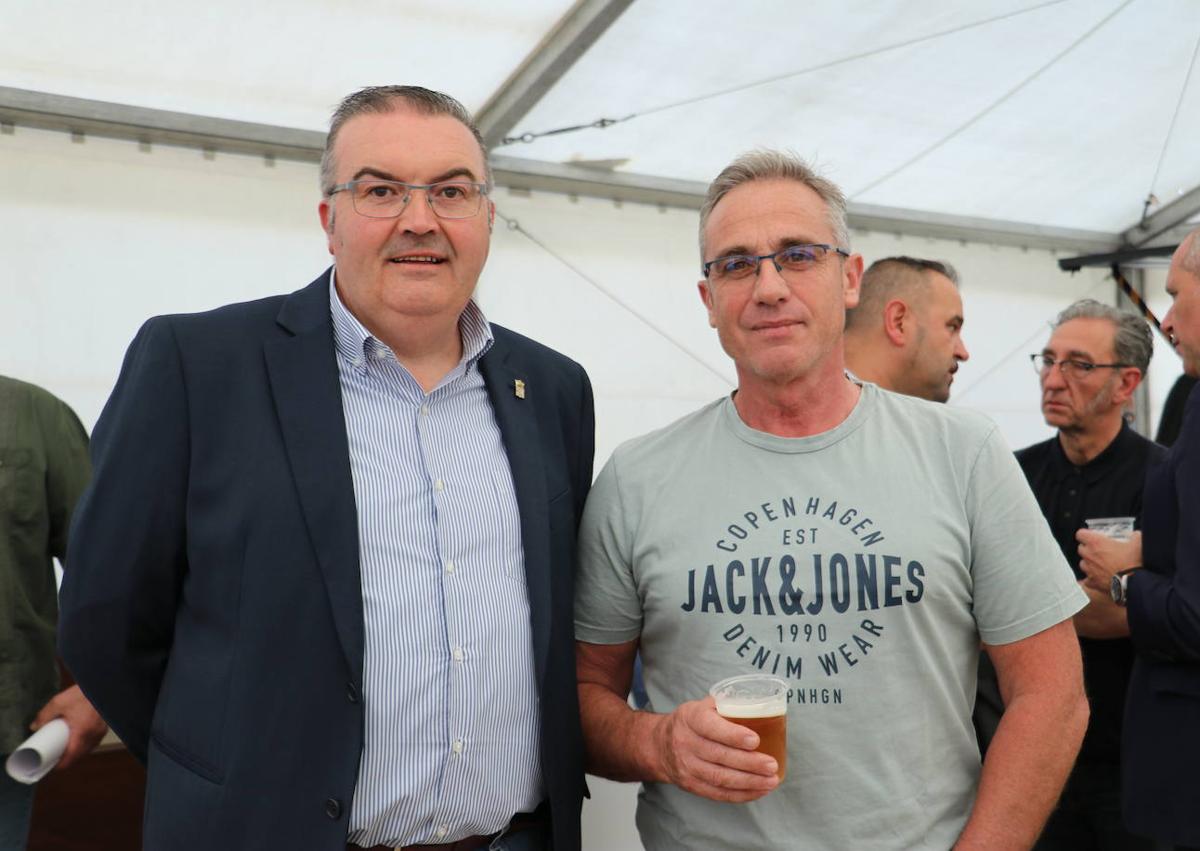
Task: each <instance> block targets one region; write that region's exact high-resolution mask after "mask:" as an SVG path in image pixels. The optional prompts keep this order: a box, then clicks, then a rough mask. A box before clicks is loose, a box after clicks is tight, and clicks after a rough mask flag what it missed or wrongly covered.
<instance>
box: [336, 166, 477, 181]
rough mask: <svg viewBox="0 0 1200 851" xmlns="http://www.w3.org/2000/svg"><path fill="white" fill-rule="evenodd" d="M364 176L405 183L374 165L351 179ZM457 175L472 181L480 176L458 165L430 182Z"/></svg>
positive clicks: (361, 170)
mask: <svg viewBox="0 0 1200 851" xmlns="http://www.w3.org/2000/svg"><path fill="white" fill-rule="evenodd" d="M364 177H374V178H376V179H378V180H393V181H395V182H396V183H404V182H405V181H403V180H401V179H400V178H398V177H396V176H395V175H394V174H391V173H390V172H386V171H384V170H383V169H380V168H374V167H372V166H363V167H362V168H360V169H359V170H358V171H356V172H354V177H352V178H350V179H351V180H361V179H362V178H364ZM456 177H465V178H466V179H467V180H469V181H471V182H478V178H476V177H475V172H473V171H471V169H469V168H467V167H466V166H458V167H456V168H452V169H450V170H448V171H444V172H442V173H441V174H439V175H438V176H437V177H435V178H433V180H431V181H429V182H430V184H434V183H444V182H446V181H447V180H453V179H454V178H456Z"/></svg>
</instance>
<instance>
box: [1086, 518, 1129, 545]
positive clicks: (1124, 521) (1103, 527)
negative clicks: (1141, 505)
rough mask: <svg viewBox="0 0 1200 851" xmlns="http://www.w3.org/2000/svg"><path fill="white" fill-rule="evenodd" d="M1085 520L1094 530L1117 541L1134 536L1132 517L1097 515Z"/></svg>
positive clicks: (1126, 539)
mask: <svg viewBox="0 0 1200 851" xmlns="http://www.w3.org/2000/svg"><path fill="white" fill-rule="evenodd" d="M1083 522H1084V523H1086V524H1087V527H1088V528H1089V529H1091V530H1092V531H1094V532H1099V533H1101V534H1102V535H1107V536H1108V537H1110V538H1113V539H1114V540H1117V541H1128V540H1129V539H1130V538H1132V537H1133V518H1132V517H1096V518H1093V519H1091V520H1084V521H1083Z"/></svg>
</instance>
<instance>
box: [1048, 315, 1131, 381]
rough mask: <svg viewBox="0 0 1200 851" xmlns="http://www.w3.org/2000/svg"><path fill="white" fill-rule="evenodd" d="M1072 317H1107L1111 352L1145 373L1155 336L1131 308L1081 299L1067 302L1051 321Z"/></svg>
mask: <svg viewBox="0 0 1200 851" xmlns="http://www.w3.org/2000/svg"><path fill="white" fill-rule="evenodd" d="M1072 319H1107V320H1108V321H1109V322H1111V323H1112V324H1113V328H1114V333H1113V355H1114V356H1115V357H1116V359H1117V363H1121V364H1127V365H1129V366H1136V367H1137V368H1138V369H1140V370H1141V371H1142V375H1145V374H1146V369H1147V367H1149V366H1150V356H1151V355H1152V354H1154V337H1153V336H1152V335H1151V333H1150V325H1149V323H1147V322H1146V320H1145V319H1143V318H1142V317H1141V316H1139V315H1138V314H1136V313H1134V312H1133V311H1131V310H1121V309H1120V308H1116V307H1113V306H1111V305H1108V304H1101V303H1100V302H1098V301H1096V300H1095V299H1090V298H1084V299H1080V300H1079V301H1077V302H1075V303H1074V304H1071V305H1069V306H1068V307H1067V308H1066V309H1065V310H1063V312H1062V313H1060V314H1058V316H1057V317H1056V318H1055V320H1054V324H1053V325H1052V326H1051V327H1053V328H1057V327H1058V326H1060V325H1062V324H1063V323H1064V322H1070V321H1071V320H1072Z"/></svg>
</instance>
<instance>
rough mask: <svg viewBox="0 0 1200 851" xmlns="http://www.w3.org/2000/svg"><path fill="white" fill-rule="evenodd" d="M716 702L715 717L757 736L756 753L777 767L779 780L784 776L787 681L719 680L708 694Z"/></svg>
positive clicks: (757, 676) (761, 678) (744, 677)
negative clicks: (716, 715)
mask: <svg viewBox="0 0 1200 851" xmlns="http://www.w3.org/2000/svg"><path fill="white" fill-rule="evenodd" d="M708 693H709V694H711V695H712V696H713V699H714V700H715V701H716V702H717V714H719V715H720V716H721V717H722V718H724V719H726V720H727V721H732V722H733V723H734V724H740V725H742V726H743V727H748V728H749V729H751V730H753V731H754V732H755V733H757V734H758V747H757V748H755V750H757V751H759V752H760V753H765V754H766V755H767V756H769V757H771V758H772V759H774V760H775V762H776V764H777V765H778V766H779V770H778V771H777V772H776V774H777V775H778V777H779V779H780V780H783V777H784V775H785V774H786V773H787V693H788V684H787V681H786V680H781V679H779V677H767V676H762V675H760V674H742V675H741V676H737V677H730V678H729V679H727V680H721V682H719V683H717V684H716V685H715V686H713V687H712V688H710V689H709V690H708Z"/></svg>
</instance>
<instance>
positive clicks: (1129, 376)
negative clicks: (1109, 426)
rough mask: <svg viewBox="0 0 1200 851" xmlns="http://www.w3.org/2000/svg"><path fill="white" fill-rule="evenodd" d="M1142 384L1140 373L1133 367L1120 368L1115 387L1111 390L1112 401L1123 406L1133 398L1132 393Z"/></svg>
mask: <svg viewBox="0 0 1200 851" xmlns="http://www.w3.org/2000/svg"><path fill="white" fill-rule="evenodd" d="M1141 383H1142V371H1141V370H1140V369H1138V368H1137V367H1135V366H1123V367H1121V370H1120V373H1119V375H1118V380H1117V386H1116V388H1115V389H1114V390H1113V401H1114V402H1116V403H1118V404H1120V405H1124V404H1125V403H1126V402H1128V401H1129V400H1130V399H1132V398H1133V392H1134V391H1135V390H1137V388H1138V385H1139V384H1141Z"/></svg>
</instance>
